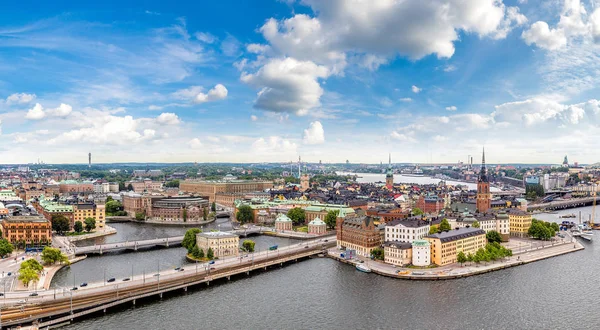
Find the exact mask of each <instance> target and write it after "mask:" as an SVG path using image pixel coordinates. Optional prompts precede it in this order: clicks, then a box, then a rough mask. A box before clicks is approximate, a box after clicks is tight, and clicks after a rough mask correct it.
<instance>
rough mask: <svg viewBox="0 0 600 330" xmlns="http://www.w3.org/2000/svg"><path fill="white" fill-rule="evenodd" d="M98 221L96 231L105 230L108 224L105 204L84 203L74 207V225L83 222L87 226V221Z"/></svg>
mask: <svg viewBox="0 0 600 330" xmlns="http://www.w3.org/2000/svg"><path fill="white" fill-rule="evenodd" d="M87 218H92V219H94V220H96V229H99V230H103V229H104V226H105V224H106V209H105V205H104V204H95V203H84V204H83V203H82V204H74V205H73V223H75V222H76V221H81V223H82V224H83V225H85V219H87Z"/></svg>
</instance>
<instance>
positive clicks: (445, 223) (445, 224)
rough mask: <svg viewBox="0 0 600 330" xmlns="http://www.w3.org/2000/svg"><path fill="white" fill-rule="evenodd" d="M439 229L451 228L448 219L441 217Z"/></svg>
mask: <svg viewBox="0 0 600 330" xmlns="http://www.w3.org/2000/svg"><path fill="white" fill-rule="evenodd" d="M439 228H440V231H447V230H452V227H450V223H448V219H446V218H444V219H442V222H440V226H439Z"/></svg>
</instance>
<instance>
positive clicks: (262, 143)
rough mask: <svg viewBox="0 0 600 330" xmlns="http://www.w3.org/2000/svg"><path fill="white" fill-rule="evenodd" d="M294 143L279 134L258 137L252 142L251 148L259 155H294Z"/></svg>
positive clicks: (295, 147)
mask: <svg viewBox="0 0 600 330" xmlns="http://www.w3.org/2000/svg"><path fill="white" fill-rule="evenodd" d="M297 148H298V146H297V145H296V143H294V142H292V141H290V140H288V139H284V138H282V137H280V136H269V137H267V138H262V137H261V138H259V139H257V140H256V141H254V142H253V143H252V150H253V151H254V152H255V153H256V154H259V155H274V156H276V155H287V156H290V155H294V156H295V155H296V150H297Z"/></svg>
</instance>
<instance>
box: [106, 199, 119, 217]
mask: <svg viewBox="0 0 600 330" xmlns="http://www.w3.org/2000/svg"><path fill="white" fill-rule="evenodd" d="M122 209H123V205H122V204H121V202H119V201H115V200H111V201H107V202H106V204H105V209H104V210H105V211H106V214H107V215H108V214H110V215H114V214H115V213H117V212H119V211H120V210H122Z"/></svg>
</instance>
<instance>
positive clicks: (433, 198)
mask: <svg viewBox="0 0 600 330" xmlns="http://www.w3.org/2000/svg"><path fill="white" fill-rule="evenodd" d="M445 204H446V201H445V200H444V199H443V198H441V197H439V196H437V195H428V196H419V199H418V200H417V204H416V206H417V208H419V209H420V210H421V211H423V213H427V214H438V213H439V212H440V211H441V210H443V209H444V207H445Z"/></svg>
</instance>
